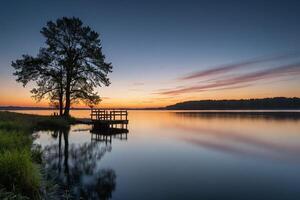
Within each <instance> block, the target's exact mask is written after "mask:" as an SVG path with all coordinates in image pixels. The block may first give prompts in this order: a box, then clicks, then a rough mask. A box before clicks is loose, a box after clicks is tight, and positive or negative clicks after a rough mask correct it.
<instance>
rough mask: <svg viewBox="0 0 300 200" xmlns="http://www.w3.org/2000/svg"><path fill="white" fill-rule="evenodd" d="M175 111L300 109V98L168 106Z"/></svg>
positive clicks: (187, 103) (190, 103)
mask: <svg viewBox="0 0 300 200" xmlns="http://www.w3.org/2000/svg"><path fill="white" fill-rule="evenodd" d="M166 109H170V110H172V109H174V110H249V109H250V110H251V109H258V110H264V109H266V110H267V109H300V98H296V97H294V98H286V97H274V98H263V99H241V100H202V101H186V102H182V103H177V104H175V105H170V106H167V107H166Z"/></svg>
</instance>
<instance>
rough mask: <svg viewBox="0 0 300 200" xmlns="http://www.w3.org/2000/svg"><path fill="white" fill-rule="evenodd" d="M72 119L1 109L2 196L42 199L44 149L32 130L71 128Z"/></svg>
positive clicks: (6, 197)
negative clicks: (38, 145) (34, 144)
mask: <svg viewBox="0 0 300 200" xmlns="http://www.w3.org/2000/svg"><path fill="white" fill-rule="evenodd" d="M71 123H74V119H72V118H62V117H49V116H37V115H28V114H19V113H12V112H0V198H1V199H40V198H41V196H40V187H41V179H42V175H41V172H40V169H39V165H38V164H39V163H41V155H42V154H41V151H40V149H37V148H34V149H33V148H32V140H33V138H32V136H31V133H33V131H35V130H54V129H60V128H65V127H68V126H69V125H70V124H71Z"/></svg>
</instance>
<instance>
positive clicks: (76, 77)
mask: <svg viewBox="0 0 300 200" xmlns="http://www.w3.org/2000/svg"><path fill="white" fill-rule="evenodd" d="M41 34H42V35H43V36H44V37H45V38H46V47H44V48H41V49H40V51H39V53H38V55H37V56H36V57H33V56H29V55H23V56H22V58H21V59H18V60H16V61H14V62H12V66H13V68H14V69H15V73H14V75H15V76H17V81H18V82H21V83H23V86H24V87H25V86H26V85H27V84H28V83H29V82H31V81H32V82H35V83H36V87H35V88H34V89H32V90H31V92H32V94H33V97H34V98H35V99H36V100H38V101H39V100H41V99H43V98H47V99H49V100H50V102H51V103H52V104H54V105H56V106H58V107H59V108H60V114H61V115H62V114H63V108H64V115H66V116H68V115H69V111H70V106H71V104H72V103H78V102H79V101H81V102H84V103H85V104H87V105H89V106H93V105H96V104H98V103H99V102H100V96H99V95H98V93H97V92H95V91H94V89H95V87H97V86H100V87H101V86H102V85H104V86H108V85H109V84H110V81H109V79H108V77H107V75H108V73H110V72H112V65H111V63H106V62H105V56H104V55H103V53H102V46H101V41H100V38H99V34H98V33H96V32H95V31H93V30H91V28H90V27H88V26H83V23H82V22H81V20H80V19H78V18H74V17H73V18H67V17H63V18H61V19H57V20H56V22H52V21H49V22H48V23H47V25H46V26H45V27H43V28H42V30H41Z"/></svg>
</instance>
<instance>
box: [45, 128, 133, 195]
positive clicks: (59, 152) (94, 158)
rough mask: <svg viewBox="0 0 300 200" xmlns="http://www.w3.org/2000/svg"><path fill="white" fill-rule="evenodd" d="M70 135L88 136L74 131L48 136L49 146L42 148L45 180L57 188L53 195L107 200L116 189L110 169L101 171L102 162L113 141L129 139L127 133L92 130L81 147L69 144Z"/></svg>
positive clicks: (63, 130)
mask: <svg viewBox="0 0 300 200" xmlns="http://www.w3.org/2000/svg"><path fill="white" fill-rule="evenodd" d="M88 130H90V128H89V129H88ZM70 131H72V133H73V134H74V133H76V132H81V134H82V132H86V133H88V132H87V131H86V130H85V129H76V128H74V127H73V128H72V130H70V129H61V130H56V131H52V132H48V135H51V138H52V143H51V144H48V145H46V146H45V147H44V148H43V150H44V171H45V173H46V176H47V179H48V180H52V181H53V183H55V184H57V186H58V190H56V191H55V194H53V195H54V196H55V197H63V198H71V199H110V198H111V197H112V192H113V191H114V190H115V188H116V173H115V171H114V170H113V169H111V168H103V167H101V159H102V158H103V157H104V155H105V154H106V153H107V152H111V151H112V140H114V139H118V140H127V139H128V137H127V134H128V130H127V129H117V128H111V129H105V130H99V129H94V128H92V129H91V130H90V134H91V140H90V141H86V142H83V143H82V142H81V143H80V144H76V143H71V144H70V143H69V134H70ZM55 141H56V142H55Z"/></svg>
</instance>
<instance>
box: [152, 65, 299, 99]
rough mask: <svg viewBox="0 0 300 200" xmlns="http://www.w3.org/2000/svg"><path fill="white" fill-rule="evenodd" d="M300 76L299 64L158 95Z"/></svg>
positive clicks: (163, 92) (166, 91) (170, 90)
mask: <svg viewBox="0 0 300 200" xmlns="http://www.w3.org/2000/svg"><path fill="white" fill-rule="evenodd" d="M299 74H300V63H295V64H289V65H282V66H279V67H276V68H270V69H265V70H260V71H256V72H251V73H248V74H242V75H238V76H234V77H229V78H226V79H221V80H217V81H215V82H214V83H209V84H202V85H196V86H187V87H183V88H181V89H169V90H165V91H161V92H159V93H158V94H161V95H179V94H183V93H190V92H201V91H206V90H209V89H217V88H221V87H227V88H228V87H229V88H230V87H233V86H237V85H239V84H246V85H248V84H249V83H253V82H256V81H260V80H265V79H271V78H278V77H284V76H294V75H299Z"/></svg>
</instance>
